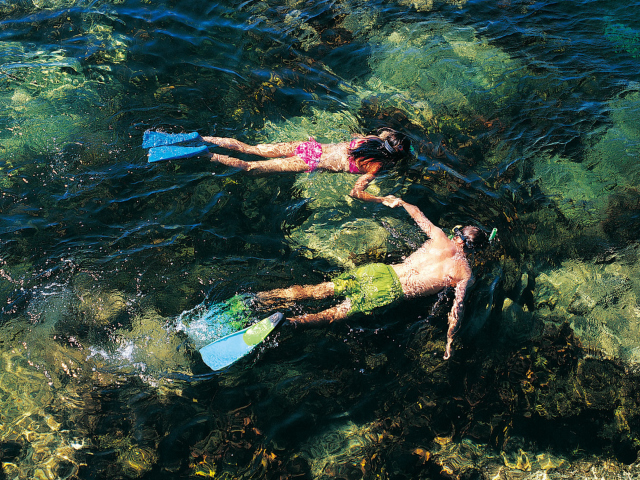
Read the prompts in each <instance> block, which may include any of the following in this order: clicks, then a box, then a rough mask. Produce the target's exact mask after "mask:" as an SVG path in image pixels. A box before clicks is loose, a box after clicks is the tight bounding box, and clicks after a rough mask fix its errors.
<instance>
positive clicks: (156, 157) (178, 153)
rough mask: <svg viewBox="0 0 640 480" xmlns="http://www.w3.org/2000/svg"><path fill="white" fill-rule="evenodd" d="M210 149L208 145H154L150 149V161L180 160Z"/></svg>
mask: <svg viewBox="0 0 640 480" xmlns="http://www.w3.org/2000/svg"><path fill="white" fill-rule="evenodd" d="M208 151H209V149H208V147H207V146H206V145H201V146H199V147H174V146H168V147H153V148H150V149H149V163H153V162H161V161H162V160H179V159H181V158H190V157H197V156H198V155H202V154H204V153H207V152H208Z"/></svg>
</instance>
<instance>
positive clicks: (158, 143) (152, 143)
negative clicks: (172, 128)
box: [142, 130, 204, 148]
mask: <svg viewBox="0 0 640 480" xmlns="http://www.w3.org/2000/svg"><path fill="white" fill-rule="evenodd" d="M197 141H199V142H202V141H204V140H203V139H202V137H201V136H200V134H199V133H198V132H191V133H164V132H156V131H153V130H147V131H146V132H144V135H143V137H142V148H151V147H162V146H163V145H176V144H177V143H185V142H197Z"/></svg>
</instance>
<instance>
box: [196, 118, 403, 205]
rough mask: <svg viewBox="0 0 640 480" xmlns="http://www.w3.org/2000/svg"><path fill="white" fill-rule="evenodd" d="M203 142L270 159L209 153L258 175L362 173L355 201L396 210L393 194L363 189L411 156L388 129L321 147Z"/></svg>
mask: <svg viewBox="0 0 640 480" xmlns="http://www.w3.org/2000/svg"><path fill="white" fill-rule="evenodd" d="M203 139H204V140H205V141H206V142H210V143H214V144H216V145H217V146H219V147H224V148H228V149H230V150H236V151H238V152H241V153H249V154H253V155H259V156H261V157H266V158H271V160H261V161H255V162H245V161H244V160H240V159H237V158H234V157H229V156H227V155H218V154H210V156H211V161H212V162H219V163H222V164H224V165H228V166H230V167H236V168H240V169H242V170H244V171H247V172H249V171H252V172H257V173H273V172H313V171H314V170H316V169H322V170H328V171H330V172H348V173H355V174H361V177H360V178H359V179H358V180H357V181H356V183H355V185H354V187H353V189H352V190H351V192H350V193H349V195H351V196H352V197H354V198H357V199H359V200H364V201H368V202H378V203H383V204H385V205H387V206H390V207H395V206H397V205H398V204H399V203H398V202H399V199H398V198H397V197H395V196H393V195H387V196H386V197H376V196H375V195H371V194H369V193H367V192H365V191H364V190H365V189H366V188H367V186H368V185H369V183H371V182H372V181H373V179H375V177H376V175H377V174H379V173H380V172H381V171H382V170H384V169H386V168H389V167H390V166H392V165H394V164H396V163H398V162H399V161H401V160H402V159H403V158H406V157H408V156H409V155H410V150H411V141H410V140H409V138H408V137H407V136H406V135H404V134H402V133H400V132H397V131H395V130H393V129H391V128H381V129H380V130H378V135H367V136H365V137H356V138H354V139H353V140H352V141H351V142H341V143H332V144H320V143H318V142H316V141H315V140H314V139H313V138H310V139H309V140H308V141H306V142H284V143H270V144H259V145H255V146H252V145H247V144H245V143H242V142H240V141H238V140H235V139H233V138H222V137H203Z"/></svg>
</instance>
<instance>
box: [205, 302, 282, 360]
mask: <svg viewBox="0 0 640 480" xmlns="http://www.w3.org/2000/svg"><path fill="white" fill-rule="evenodd" d="M283 317H284V315H282V313H280V312H276V313H274V314H273V315H271V316H269V317H267V318H265V319H263V320H261V321H259V322H258V323H256V324H254V325H252V326H250V327H248V328H245V329H243V330H240V331H238V332H235V333H232V334H231V335H227V336H226V337H222V338H219V339H218V340H216V341H215V342H211V343H210V344H209V345H206V346H204V347H202V348H201V349H200V355H202V360H203V361H204V363H206V364H207V366H209V368H211V370H221V369H223V368H225V367H228V366H229V365H231V364H232V363H233V362H235V361H236V360H239V359H240V358H242V357H243V356H245V355H246V354H247V353H249V352H250V351H251V350H253V348H254V347H255V346H256V345H258V344H259V343H260V342H262V341H263V340H264V339H265V338H266V337H267V335H269V334H270V333H271V331H272V330H273V329H274V328H276V327H277V326H278V324H279V323H280V322H281V321H282V319H283Z"/></svg>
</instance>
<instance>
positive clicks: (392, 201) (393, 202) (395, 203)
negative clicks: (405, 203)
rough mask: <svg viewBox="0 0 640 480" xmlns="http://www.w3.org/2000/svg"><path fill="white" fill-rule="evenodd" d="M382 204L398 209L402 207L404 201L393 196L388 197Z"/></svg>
mask: <svg viewBox="0 0 640 480" xmlns="http://www.w3.org/2000/svg"><path fill="white" fill-rule="evenodd" d="M382 204H383V205H386V206H387V207H391V208H396V207H399V206H400V205H402V199H401V198H398V197H394V196H393V195H387V196H386V197H384V199H383V200H382Z"/></svg>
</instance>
